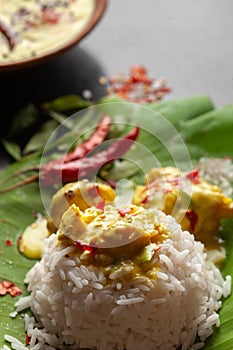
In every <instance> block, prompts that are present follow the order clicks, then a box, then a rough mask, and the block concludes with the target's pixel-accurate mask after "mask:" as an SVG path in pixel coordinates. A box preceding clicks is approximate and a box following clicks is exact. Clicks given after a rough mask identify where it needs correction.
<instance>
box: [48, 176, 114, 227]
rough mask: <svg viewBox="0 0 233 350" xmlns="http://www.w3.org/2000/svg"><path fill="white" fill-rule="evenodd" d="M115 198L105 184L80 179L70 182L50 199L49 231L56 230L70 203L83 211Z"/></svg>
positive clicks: (112, 191) (107, 202)
mask: <svg viewBox="0 0 233 350" xmlns="http://www.w3.org/2000/svg"><path fill="white" fill-rule="evenodd" d="M114 199H115V191H114V190H113V189H112V188H111V187H110V186H109V185H106V184H102V183H97V182H89V181H88V180H81V181H77V182H71V183H68V184H66V185H65V186H63V187H62V188H61V189H60V190H59V191H57V192H56V193H55V194H54V196H53V198H52V201H51V205H50V218H49V219H48V229H49V231H50V232H51V233H52V232H56V231H57V228H58V226H59V223H60V221H61V218H62V215H63V213H64V212H65V211H66V210H67V209H68V208H69V207H70V206H71V205H72V204H76V206H78V208H79V209H80V210H82V211H84V210H85V209H87V208H90V207H92V206H97V207H98V205H101V202H104V203H106V204H110V203H112V202H113V201H114Z"/></svg>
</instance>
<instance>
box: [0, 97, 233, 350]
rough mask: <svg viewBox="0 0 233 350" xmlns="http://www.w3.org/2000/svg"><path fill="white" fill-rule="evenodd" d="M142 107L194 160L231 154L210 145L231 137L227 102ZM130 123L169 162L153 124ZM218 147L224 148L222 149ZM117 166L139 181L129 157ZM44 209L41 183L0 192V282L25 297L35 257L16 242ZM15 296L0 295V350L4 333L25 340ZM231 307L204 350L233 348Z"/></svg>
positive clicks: (227, 227)
mask: <svg viewBox="0 0 233 350" xmlns="http://www.w3.org/2000/svg"><path fill="white" fill-rule="evenodd" d="M101 102H102V103H104V104H105V106H104V110H105V111H106V112H107V109H108V103H109V102H112V101H110V100H109V99H108V98H107V99H104V100H102V101H101ZM115 102H116V109H117V103H118V102H119V100H116V101H115ZM118 106H119V105H118ZM145 108H148V109H150V110H155V111H158V112H159V113H160V114H162V115H163V116H164V117H165V119H167V120H168V121H169V122H171V123H172V124H173V126H175V128H176V129H178V131H180V132H181V134H182V135H183V139H184V141H185V142H186V146H187V150H188V151H190V152H191V154H193V155H194V157H195V159H198V157H200V156H201V155H203V152H204V153H205V154H207V155H208V156H212V155H216V154H217V155H218V156H225V155H229V154H230V155H231V154H233V142H232V141H229V140H226V143H224V145H221V143H218V149H217V150H218V152H216V146H215V145H211V143H213V142H214V141H215V138H216V137H217V135H218V137H220V138H221V139H222V142H223V140H225V136H224V135H222V132H223V131H224V132H225V131H226V132H227V135H228V136H229V135H232V133H233V118H229V116H230V115H231V110H232V109H231V107H228V106H227V107H226V108H222V109H219V110H216V109H214V107H213V104H212V102H211V100H210V99H209V98H208V97H207V96H194V97H191V98H185V99H179V100H178V99H177V100H172V101H166V102H161V103H158V105H148V106H146V107H145ZM113 114H114V113H113ZM212 120H213V123H212V124H211V128H210V129H209V130H210V132H211V135H212V137H213V139H211V138H209V137H208V132H206V136H205V137H204V138H202V137H200V135H202V134H203V126H204V125H207V126H208V125H209V122H210V121H212ZM129 121H132V120H130V116H127V120H126V122H129ZM134 123H138V124H139V125H140V126H141V127H142V128H143V132H142V133H141V134H140V138H139V143H140V145H144V146H145V147H146V148H147V149H149V151H150V152H151V154H152V155H154V156H155V157H156V159H158V161H159V163H160V164H161V165H167V164H169V162H170V161H171V159H170V158H169V154H168V152H167V151H166V150H165V149H164V147H163V144H162V143H161V142H160V141H159V140H158V139H156V138H154V137H153V135H152V134H153V132H152V133H151V134H150V133H149V131H148V129H151V125H150V124H149V123H148V125H147V120H146V118H144V117H140V115H138V117H137V120H134ZM158 127H159V126H158ZM156 130H157V128H156ZM118 131H119V130H118ZM152 131H153V130H152ZM124 133H125V130H120V133H119V135H121V134H124ZM70 137H72V133H71V132H70V133H68V135H65V137H63V138H61V139H60V141H59V144H60V145H61V143H62V142H67V140H69V139H70ZM173 146H174V148H177V149H176V150H175V152H176V154H179V145H178V144H177V143H176V142H175V143H174V144H173ZM221 146H223V148H222V151H221ZM42 151H43V150H41V152H36V153H33V154H31V155H29V156H26V157H23V158H22V159H21V160H19V161H17V162H15V163H13V164H11V165H10V166H8V167H7V168H6V169H4V170H2V171H1V172H0V183H1V181H3V180H4V179H5V178H6V177H8V176H10V175H12V174H14V173H15V172H16V171H18V170H20V169H24V168H26V167H29V166H33V165H38V164H39V163H40V159H41V155H42ZM140 152H141V153H140ZM143 152H144V149H143V148H139V149H138V148H137V147H136V148H135V149H132V150H131V151H130V152H129V153H128V157H129V158H130V159H139V158H141V157H144V156H147V154H144V153H143ZM151 154H149V155H148V167H149V166H151V163H150V159H151V158H150V157H151ZM143 161H146V157H144V158H143ZM121 167H122V168H120V170H121V171H120V173H121V175H122V176H124V178H125V177H127V178H131V179H133V180H134V181H135V182H140V181H141V177H140V174H138V170H137V169H135V167H133V166H131V167H130V164H129V162H128V163H127V160H126V161H125V162H122V164H121ZM115 169H116V168H115ZM115 172H116V171H115ZM116 173H118V174H119V169H117V172H116ZM113 175H114V167H112V168H110V169H105V176H111V177H112V176H113ZM13 180H14V178H13ZM13 180H12V181H13ZM0 186H1V185H0ZM44 210H45V209H44V206H43V203H42V200H41V196H40V189H39V185H38V183H36V182H35V183H32V184H30V185H27V186H24V187H21V188H18V189H16V190H14V191H10V192H7V193H5V194H2V195H1V196H0V252H1V253H0V281H1V280H2V279H6V280H10V281H13V282H14V283H15V284H16V285H17V286H18V287H20V288H22V290H23V295H27V291H26V288H25V285H24V277H25V274H26V273H27V271H28V270H29V269H30V268H31V267H32V266H33V264H34V263H35V262H36V261H35V260H29V259H26V258H25V257H24V256H23V255H22V254H20V253H19V251H18V249H17V240H18V239H19V237H20V235H21V234H22V232H23V230H24V229H25V227H26V226H27V225H29V224H31V223H32V222H33V221H34V220H35V214H36V213H41V214H43V213H44ZM232 231H233V220H227V221H224V222H223V229H222V231H221V235H222V237H223V239H224V240H225V242H226V243H227V244H226V250H227V259H226V261H225V264H224V266H223V268H222V273H223V275H224V276H225V275H227V274H230V275H232V276H233V268H232V266H233V235H232ZM7 240H10V241H11V242H12V245H11V246H9V245H7V243H6V242H7ZM18 298H19V297H16V298H13V297H11V296H9V295H7V296H5V297H0V348H1V347H2V346H3V345H4V344H7V343H6V342H5V341H4V334H10V335H12V336H15V337H17V338H18V339H19V340H20V341H21V342H23V343H25V329H24V321H23V315H17V316H16V317H14V314H12V313H13V312H14V304H15V302H16V301H17V300H18ZM232 308H233V295H231V296H230V297H228V298H227V299H226V300H224V301H223V306H222V309H221V310H220V320H221V327H220V328H218V329H216V330H215V331H214V333H213V335H212V336H211V337H210V338H209V339H208V340H207V342H206V345H205V347H204V349H205V350H209V349H211V350H223V349H224V350H232V344H233V329H232V324H233V312H232Z"/></svg>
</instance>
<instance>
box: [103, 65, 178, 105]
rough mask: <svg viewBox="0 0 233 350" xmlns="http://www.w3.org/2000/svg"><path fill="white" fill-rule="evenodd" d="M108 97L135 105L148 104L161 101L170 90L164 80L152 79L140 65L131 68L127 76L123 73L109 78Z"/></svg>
mask: <svg viewBox="0 0 233 350" xmlns="http://www.w3.org/2000/svg"><path fill="white" fill-rule="evenodd" d="M108 83H109V87H108V90H107V93H108V95H112V94H113V95H117V96H118V97H120V98H122V99H126V100H128V101H132V102H136V103H150V102H156V101H159V100H161V99H162V98H163V97H164V95H165V94H167V93H169V92H170V91H171V89H170V88H169V87H168V86H166V81H165V79H162V78H160V79H152V78H150V77H149V75H148V72H147V69H146V68H145V67H143V66H141V65H137V66H132V67H131V68H130V73H129V75H128V76H127V75H125V74H124V73H121V74H119V75H118V76H117V77H111V78H110V79H109V81H108Z"/></svg>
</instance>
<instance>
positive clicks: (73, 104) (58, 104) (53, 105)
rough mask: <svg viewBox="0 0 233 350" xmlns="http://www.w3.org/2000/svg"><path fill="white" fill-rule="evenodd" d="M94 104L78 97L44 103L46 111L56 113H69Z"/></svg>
mask: <svg viewBox="0 0 233 350" xmlns="http://www.w3.org/2000/svg"><path fill="white" fill-rule="evenodd" d="M91 105H92V103H91V102H90V101H88V100H85V99H84V98H82V97H80V96H77V95H66V96H62V97H59V98H56V99H54V100H52V101H48V102H44V103H43V104H42V107H43V108H44V109H51V110H53V111H56V112H67V111H71V110H77V109H82V108H87V107H90V106H91Z"/></svg>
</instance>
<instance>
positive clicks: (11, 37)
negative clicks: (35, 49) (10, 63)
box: [0, 20, 16, 51]
mask: <svg viewBox="0 0 233 350" xmlns="http://www.w3.org/2000/svg"><path fill="white" fill-rule="evenodd" d="M0 33H2V35H3V36H4V37H5V38H6V40H7V42H8V45H9V48H10V50H11V51H12V50H13V48H14V47H15V45H16V35H15V33H14V32H13V31H12V29H11V28H10V27H9V26H8V25H6V23H4V22H3V21H2V20H1V21H0Z"/></svg>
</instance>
